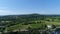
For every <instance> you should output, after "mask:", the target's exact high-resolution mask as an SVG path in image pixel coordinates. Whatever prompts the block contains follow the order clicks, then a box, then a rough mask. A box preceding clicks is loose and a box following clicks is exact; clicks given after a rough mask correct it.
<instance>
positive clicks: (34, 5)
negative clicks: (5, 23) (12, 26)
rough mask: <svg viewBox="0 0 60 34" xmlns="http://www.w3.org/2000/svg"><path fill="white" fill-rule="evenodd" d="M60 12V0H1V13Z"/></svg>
mask: <svg viewBox="0 0 60 34" xmlns="http://www.w3.org/2000/svg"><path fill="white" fill-rule="evenodd" d="M31 13H39V14H60V0H0V15H14V14H31Z"/></svg>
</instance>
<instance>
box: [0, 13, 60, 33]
mask: <svg viewBox="0 0 60 34" xmlns="http://www.w3.org/2000/svg"><path fill="white" fill-rule="evenodd" d="M59 26H60V15H41V14H26V15H7V16H0V32H1V33H2V34H54V33H53V32H55V31H56V28H58V27H59ZM51 31H52V32H51Z"/></svg>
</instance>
